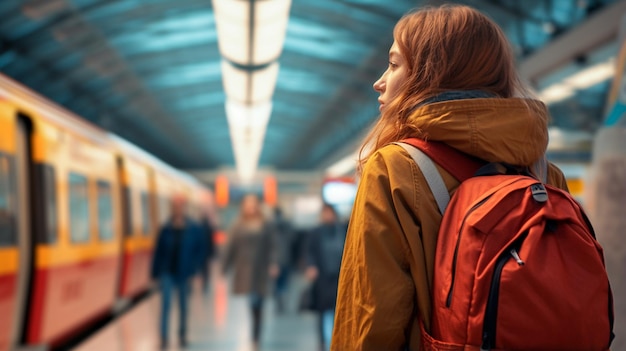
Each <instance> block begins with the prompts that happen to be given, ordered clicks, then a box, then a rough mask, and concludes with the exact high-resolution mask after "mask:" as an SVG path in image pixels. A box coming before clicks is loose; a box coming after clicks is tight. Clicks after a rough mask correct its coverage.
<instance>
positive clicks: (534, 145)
mask: <svg viewBox="0 0 626 351" xmlns="http://www.w3.org/2000/svg"><path fill="white" fill-rule="evenodd" d="M407 124H408V125H410V126H411V127H413V128H415V129H417V130H420V131H421V132H422V133H423V137H425V138H426V139H428V140H435V141H441V142H444V143H446V144H448V145H450V146H451V147H453V148H455V149H457V150H459V151H462V152H464V153H466V154H469V155H472V156H475V157H478V158H480V159H483V160H485V161H487V162H506V163H510V164H513V165H519V166H531V165H533V163H535V162H536V161H538V160H540V159H542V158H543V157H544V154H545V152H546V148H547V146H548V111H547V108H546V106H545V105H544V104H543V103H542V102H540V101H537V100H531V99H521V98H507V99H503V98H486V99H482V98H478V99H464V100H451V101H444V102H437V103H431V104H427V105H424V106H421V107H419V108H417V109H416V110H415V111H413V112H412V113H411V115H410V116H409V118H408V119H407Z"/></svg>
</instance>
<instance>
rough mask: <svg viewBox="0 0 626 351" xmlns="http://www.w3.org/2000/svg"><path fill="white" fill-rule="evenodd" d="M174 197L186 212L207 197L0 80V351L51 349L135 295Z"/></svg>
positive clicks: (144, 156) (128, 147)
mask: <svg viewBox="0 0 626 351" xmlns="http://www.w3.org/2000/svg"><path fill="white" fill-rule="evenodd" d="M174 193H177V194H178V193H184V194H188V197H189V199H190V200H191V203H192V206H190V208H194V209H196V210H197V209H199V208H201V207H202V206H204V204H203V203H201V201H204V199H207V198H209V195H208V194H210V192H209V190H208V189H207V188H205V187H204V186H203V185H202V184H200V183H199V182H198V181H196V180H195V179H194V178H192V177H191V176H189V175H187V174H185V173H182V172H179V171H176V170H175V169H173V168H172V167H170V166H168V165H166V164H164V163H163V162H160V161H159V160H158V159H156V158H154V157H152V156H151V155H149V154H148V153H146V152H144V151H142V150H140V149H139V148H137V147H135V146H133V145H132V144H130V143H128V142H125V141H124V140H122V139H120V138H117V137H115V136H114V135H111V134H110V133H107V132H106V131H104V130H101V129H99V128H97V127H96V126H94V125H92V124H90V123H88V122H86V121H84V120H83V119H81V118H79V117H77V116H75V115H73V114H71V113H70V112H68V111H66V110H64V109H62V108H60V107H58V106H57V105H55V104H53V103H51V102H49V101H47V100H46V99H44V98H42V97H40V96H38V95H37V94H35V93H33V92H32V91H30V90H28V89H26V88H24V87H23V86H21V85H19V84H17V83H16V82H14V81H12V80H11V79H9V78H7V77H5V76H2V75H0V351H7V350H9V349H12V348H14V347H16V346H29V345H51V346H55V345H58V344H59V343H62V342H64V341H65V340H68V338H71V337H73V336H74V335H76V334H77V333H80V332H81V331H82V330H84V329H85V328H87V327H88V326H89V325H91V324H93V323H95V322H96V321H98V320H100V319H101V318H104V317H106V316H109V315H111V314H112V313H113V311H114V310H115V309H116V306H117V307H119V305H120V304H121V303H122V302H123V301H128V300H130V299H132V298H134V297H137V296H138V295H140V294H141V293H143V292H145V291H147V290H148V289H149V287H150V279H149V265H150V261H151V258H152V249H153V245H154V239H155V235H156V232H157V231H158V228H159V226H160V225H161V224H162V223H163V222H164V221H165V220H166V219H167V216H168V212H169V199H170V197H171V196H172V195H173V194H174ZM196 215H197V214H196Z"/></svg>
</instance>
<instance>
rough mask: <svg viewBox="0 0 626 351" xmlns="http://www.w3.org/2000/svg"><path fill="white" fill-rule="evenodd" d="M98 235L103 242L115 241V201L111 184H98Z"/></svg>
mask: <svg viewBox="0 0 626 351" xmlns="http://www.w3.org/2000/svg"><path fill="white" fill-rule="evenodd" d="M98 235H99V237H100V240H101V241H109V240H111V239H113V200H112V199H111V184H109V182H105V181H102V180H101V181H99V182H98Z"/></svg>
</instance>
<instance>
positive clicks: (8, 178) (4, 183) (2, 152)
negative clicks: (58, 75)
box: [0, 100, 19, 351]
mask: <svg viewBox="0 0 626 351" xmlns="http://www.w3.org/2000/svg"><path fill="white" fill-rule="evenodd" d="M14 116H15V114H14V110H13V109H12V108H11V106H9V105H8V104H7V103H6V101H3V100H0V351H8V350H9V348H10V347H11V343H12V341H11V335H12V333H13V328H14V327H16V326H14V325H13V324H12V318H13V315H14V313H15V309H16V308H17V306H16V304H17V296H16V294H17V270H18V262H19V252H18V248H17V240H16V230H17V228H16V223H17V221H16V218H15V217H16V211H15V210H16V209H17V205H16V200H17V199H16V195H17V194H16V193H15V162H14V158H15V151H16V150H15V149H16V147H15V135H14V133H15V128H16V126H15V117H14Z"/></svg>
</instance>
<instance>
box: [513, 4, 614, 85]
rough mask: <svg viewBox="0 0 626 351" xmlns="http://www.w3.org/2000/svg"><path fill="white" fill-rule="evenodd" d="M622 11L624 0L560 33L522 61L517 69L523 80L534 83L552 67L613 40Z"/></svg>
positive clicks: (556, 66)
mask: <svg viewBox="0 0 626 351" xmlns="http://www.w3.org/2000/svg"><path fill="white" fill-rule="evenodd" d="M624 13H626V1H619V2H616V3H614V4H612V5H608V6H606V7H605V8H603V9H602V10H599V11H598V12H596V13H595V14H594V15H592V16H591V17H590V18H588V19H587V20H586V21H585V22H583V23H582V24H580V25H579V26H576V27H574V28H572V29H571V30H569V31H568V32H565V33H563V34H562V35H560V36H559V37H557V38H556V39H555V40H553V41H552V42H550V43H549V44H548V45H546V46H545V47H543V48H542V49H540V50H538V51H536V52H535V53H533V54H531V55H530V56H528V57H527V58H526V59H525V60H524V61H523V62H521V64H520V66H519V72H520V75H521V77H522V79H525V80H527V81H528V82H531V83H534V82H536V81H537V80H538V79H539V78H541V76H543V75H545V74H546V73H549V72H550V71H551V70H554V69H556V68H558V67H559V66H561V65H563V64H566V63H568V62H570V61H572V60H574V59H576V58H579V57H581V56H584V55H585V54H586V53H588V52H590V51H593V50H594V49H596V48H598V47H600V46H602V45H603V44H606V43H607V42H610V41H612V40H615V39H616V38H617V36H618V33H619V28H620V25H621V21H622V18H623V16H624Z"/></svg>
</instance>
